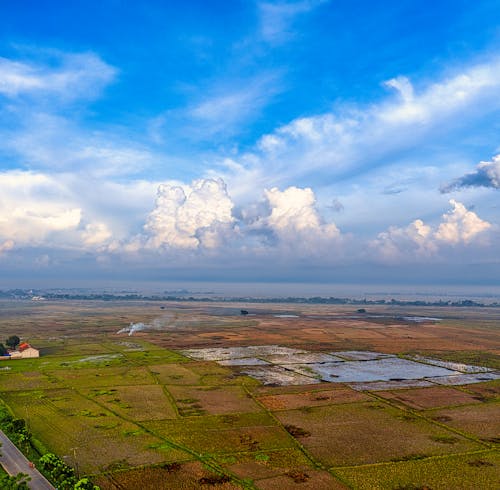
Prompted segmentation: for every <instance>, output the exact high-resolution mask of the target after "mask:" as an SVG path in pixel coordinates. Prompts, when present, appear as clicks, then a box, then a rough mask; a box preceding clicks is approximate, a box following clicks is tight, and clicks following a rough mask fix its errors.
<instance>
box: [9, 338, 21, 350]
mask: <svg viewBox="0 0 500 490" xmlns="http://www.w3.org/2000/svg"><path fill="white" fill-rule="evenodd" d="M20 342H21V339H20V338H19V337H18V336H17V335H11V336H10V337H9V338H8V339H7V340H6V341H5V343H6V344H7V347H10V348H11V349H15V348H16V347H17V346H18V345H19V343H20Z"/></svg>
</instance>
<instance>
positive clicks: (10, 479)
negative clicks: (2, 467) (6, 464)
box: [0, 471, 31, 490]
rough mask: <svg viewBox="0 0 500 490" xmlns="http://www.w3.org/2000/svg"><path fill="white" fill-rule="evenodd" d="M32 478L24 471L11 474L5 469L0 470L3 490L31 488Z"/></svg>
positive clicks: (0, 484)
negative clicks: (4, 470)
mask: <svg viewBox="0 0 500 490" xmlns="http://www.w3.org/2000/svg"><path fill="white" fill-rule="evenodd" d="M30 480H31V478H30V477H29V476H28V475H25V474H23V473H18V474H17V475H15V476H10V475H7V473H5V472H3V471H1V472H0V488H1V489H2V490H29V481H30Z"/></svg>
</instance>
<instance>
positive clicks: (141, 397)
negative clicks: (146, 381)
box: [85, 385, 177, 422]
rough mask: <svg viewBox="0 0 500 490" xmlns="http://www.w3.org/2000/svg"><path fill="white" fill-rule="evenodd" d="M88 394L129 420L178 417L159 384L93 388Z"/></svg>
mask: <svg viewBox="0 0 500 490" xmlns="http://www.w3.org/2000/svg"><path fill="white" fill-rule="evenodd" d="M85 393H86V394H87V396H89V397H92V398H94V399H95V400H96V401H98V402H99V403H101V404H103V405H105V406H106V407H107V408H109V409H110V410H112V411H113V412H115V413H116V414H118V415H119V416H121V417H124V418H126V419H128V420H134V421H139V422H141V421H144V420H162V419H173V418H176V417H177V414H176V411H175V409H174V407H173V406H172V404H171V403H170V401H169V399H168V398H167V396H166V395H165V393H164V391H163V388H162V387H161V386H159V385H132V386H117V387H116V388H110V387H108V388H105V389H99V388H93V389H91V390H87V391H85Z"/></svg>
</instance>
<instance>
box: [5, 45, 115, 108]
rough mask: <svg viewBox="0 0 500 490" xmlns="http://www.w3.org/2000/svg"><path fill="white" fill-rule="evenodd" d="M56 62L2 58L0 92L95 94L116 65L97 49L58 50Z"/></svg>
mask: <svg viewBox="0 0 500 490" xmlns="http://www.w3.org/2000/svg"><path fill="white" fill-rule="evenodd" d="M55 59H56V65H55V66H54V65H48V64H41V63H35V62H32V61H30V62H27V61H15V60H11V59H7V58H0V94H3V95H5V96H7V97H18V96H21V95H27V94H28V95H29V94H54V95H57V96H58V97H62V98H63V99H65V100H73V99H77V98H82V97H83V98H94V97H96V96H97V95H98V94H99V93H100V91H101V89H102V88H103V87H104V86H105V85H107V84H108V83H110V82H111V81H112V80H113V79H114V77H115V75H116V69H115V68H113V67H112V66H110V65H108V64H107V63H105V62H104V61H103V60H102V59H101V58H99V56H97V55H95V54H93V53H70V54H64V53H56V56H55Z"/></svg>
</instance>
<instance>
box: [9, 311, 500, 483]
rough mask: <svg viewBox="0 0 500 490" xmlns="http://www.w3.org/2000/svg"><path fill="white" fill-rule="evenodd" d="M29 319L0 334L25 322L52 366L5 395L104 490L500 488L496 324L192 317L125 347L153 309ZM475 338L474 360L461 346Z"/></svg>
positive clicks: (18, 373) (35, 364)
mask: <svg viewBox="0 0 500 490" xmlns="http://www.w3.org/2000/svg"><path fill="white" fill-rule="evenodd" d="M28 306H29V311H30V312H31V313H30V315H29V316H28V317H24V316H23V314H24V313H23V310H22V309H17V310H16V308H14V307H12V305H11V306H10V307H9V308H8V309H7V310H4V312H3V313H0V320H2V322H3V323H0V333H2V334H3V336H4V337H5V336H6V335H7V334H10V333H12V329H13V328H14V329H15V331H16V332H18V331H20V330H21V329H22V328H23V326H25V327H26V330H25V332H26V333H25V334H23V335H25V336H26V338H28V340H30V341H31V342H32V343H33V344H36V345H37V346H40V347H41V349H42V356H41V357H40V358H39V359H27V360H22V361H8V362H6V363H5V365H4V364H0V398H1V400H2V402H3V403H4V404H6V405H7V406H8V407H9V409H10V410H11V411H12V412H13V413H14V414H15V415H16V416H17V417H19V418H23V419H26V421H27V423H28V426H29V428H30V430H31V431H32V433H33V434H34V436H35V438H36V439H37V440H38V441H40V442H41V443H42V444H43V445H44V446H45V447H46V448H47V449H49V450H50V451H53V452H55V453H56V454H58V455H59V456H60V457H62V458H63V459H64V460H65V461H66V462H68V463H69V464H72V465H76V464H78V468H79V471H80V472H82V473H85V474H88V475H91V476H92V478H93V480H94V481H95V482H96V483H98V484H99V485H100V486H101V487H102V488H103V489H109V490H112V489H113V490H115V489H116V490H118V489H129V488H130V489H135V488H142V489H144V490H149V489H151V490H153V489H155V490H156V489H161V488H179V489H193V490H194V489H198V488H215V489H228V490H229V489H236V488H245V489H282V488H298V489H299V488H300V489H314V490H317V489H320V490H321V489H325V490H326V489H349V488H350V489H358V488H359V489H377V488H380V489H396V488H426V487H427V488H432V489H433V490H436V489H443V490H445V489H446V490H448V489H449V488H457V489H464V490H466V489H471V490H472V489H474V490H475V489H476V488H485V489H493V488H498V487H500V477H499V475H500V460H499V457H498V444H499V442H500V439H499V431H498V423H497V421H498V419H499V416H500V410H499V407H500V375H499V373H498V371H496V370H495V369H496V365H497V357H498V353H499V352H500V345H497V344H495V341H494V340H493V339H494V336H492V332H497V330H495V329H497V328H498V327H497V326H496V325H497V324H495V323H494V322H493V321H488V322H483V323H477V324H476V323H474V322H473V320H470V319H469V320H468V321H470V322H471V324H472V327H471V328H470V329H469V330H467V328H466V327H465V326H464V324H463V321H462V320H461V321H460V322H455V321H454V320H450V319H449V318H446V315H445V314H443V312H441V311H440V314H439V315H436V316H434V315H435V314H433V313H432V312H431V311H429V312H426V314H422V315H418V314H416V313H415V312H414V311H412V312H408V314H407V315H404V314H401V313H397V314H396V313H394V314H388V315H383V314H380V315H374V316H375V317H376V322H375V323H371V322H372V320H371V319H370V318H369V317H368V316H367V317H366V318H364V319H360V318H352V319H349V317H350V316H353V315H352V314H349V313H348V312H347V311H346V309H345V308H344V307H339V309H338V311H337V309H336V307H331V306H328V307H321V308H320V307H317V306H311V307H310V308H309V307H304V308H303V307H302V306H301V308H302V309H301V310H300V311H298V310H297V311H296V310H294V309H290V307H289V306H287V309H285V310H284V313H280V309H279V308H278V307H276V306H275V307H274V309H273V308H271V309H269V308H268V309H266V313H265V314H263V315H259V313H258V312H251V316H252V318H251V319H248V318H247V319H240V318H239V317H237V316H236V315H237V314H238V312H239V310H238V309H236V308H235V309H234V311H233V309H231V311H229V310H225V309H222V311H223V315H222V317H219V316H217V315H214V312H213V311H208V310H207V311H208V313H207V312H206V311H204V310H203V308H202V307H201V306H196V307H193V311H191V310H190V309H189V308H186V305H183V307H182V309H179V310H177V309H176V308H175V307H172V311H171V312H169V313H168V314H169V318H170V320H171V321H170V323H169V325H168V328H166V329H165V330H160V329H154V330H152V331H141V332H137V333H134V334H133V335H132V336H129V335H128V333H124V334H117V333H116V332H117V331H119V330H120V329H121V328H123V326H124V325H125V326H126V325H129V324H130V323H132V322H138V321H144V322H145V323H146V322H151V321H153V320H154V315H155V314H157V313H154V312H152V311H151V309H152V308H155V309H157V305H154V304H147V303H144V304H142V303H140V302H138V303H136V304H133V305H129V304H126V305H123V304H120V305H119V306H120V307H119V308H118V307H117V306H115V307H114V308H113V307H112V305H109V304H106V305H102V306H101V305H99V304H98V303H93V304H89V303H85V304H81V303H79V304H78V305H77V306H78V307H75V308H73V309H71V308H68V307H67V306H66V304H65V303H64V302H63V303H61V304H54V305H47V304H44V305H36V308H35V307H34V306H33V305H31V304H30V305H28ZM90 309H93V311H92V314H86V313H90V311H88V310H90ZM282 311H283V310H282ZM492 311H493V310H492ZM494 313H495V312H494V311H493V312H489V313H488V314H489V315H490V316H492V315H493V316H494ZM162 314H163V313H162ZM454 314H456V313H454ZM2 315H3V316H2ZM231 315H233V316H231ZM354 316H356V315H354ZM405 316H407V317H414V316H418V317H419V318H424V320H419V321H416V320H415V321H414V320H410V319H407V320H406V323H401V322H403V321H404V320H402V319H403V317H405ZM437 316H439V318H442V320H441V321H440V322H437V321H436V320H435V318H437ZM320 317H321V320H320V319H319V318H320ZM425 317H428V318H430V319H432V320H430V319H425ZM190 318H192V319H195V320H196V321H194V323H191V324H190V322H189V319H190ZM221 318H222V320H221V321H220V322H218V320H219V319H221ZM495 318H496V317H495ZM498 319H499V320H500V313H499V314H498ZM172 325H174V326H175V328H174V327H173V326H172ZM258 328H261V330H260V335H259V336H258V337H255V332H256V329H258ZM42 332H44V333H43V334H42ZM292 332H293V334H292ZM401 332H404V335H405V336H402V333H401ZM252 335H253V336H254V338H260V339H261V340H262V344H261V345H256V344H255V342H254V341H253V342H252V339H251V338H250V337H251V336H252ZM384 336H385V343H383V342H382V341H381V338H382V337H384ZM408 336H410V337H414V338H415V339H416V340H417V341H418V342H420V341H422V345H426V343H427V342H428V343H429V345H430V344H431V343H432V342H433V345H434V346H435V345H436V341H435V339H436V338H441V339H443V341H442V342H441V343H440V344H439V348H440V349H441V350H439V351H438V350H436V349H435V348H434V349H432V350H430V349H427V350H426V349H425V348H423V349H422V348H421V349H419V350H417V349H415V348H414V347H415V345H414V344H413V345H411V347H412V348H411V349H408V348H407V347H408V346H409V342H410V341H411V340H412V339H408V338H407V337H408ZM464 336H467V338H468V342H469V344H470V345H473V346H474V347H475V348H476V350H471V351H466V350H459V351H455V350H454V347H455V346H457V345H459V344H460V345H462V346H464V345H465V340H463V339H464ZM431 339H433V340H432V342H431ZM410 343H411V342H410ZM443 349H445V350H443ZM483 360H484V363H483Z"/></svg>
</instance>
